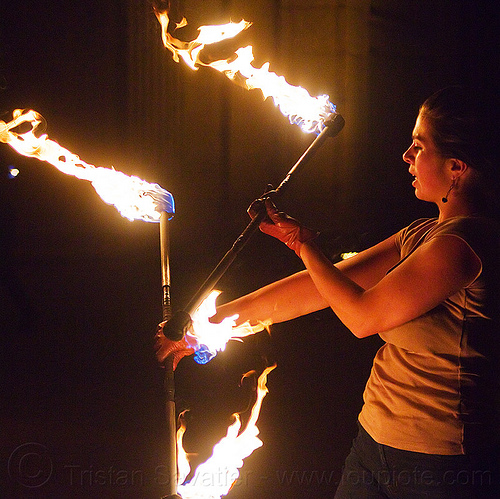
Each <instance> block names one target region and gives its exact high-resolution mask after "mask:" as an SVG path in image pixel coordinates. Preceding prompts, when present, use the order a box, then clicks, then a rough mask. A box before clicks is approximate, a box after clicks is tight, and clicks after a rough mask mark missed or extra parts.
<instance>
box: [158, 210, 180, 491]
mask: <svg viewBox="0 0 500 499" xmlns="http://www.w3.org/2000/svg"><path fill="white" fill-rule="evenodd" d="M169 215H170V214H169V213H167V212H165V211H164V212H162V213H161V216H160V258H161V284H162V315H163V320H164V321H168V320H169V319H170V318H171V317H172V305H171V299H170V260H169V258H170V256H169V255H170V233H169V226H168V218H169ZM163 365H164V367H165V377H164V391H165V415H166V422H167V456H166V472H167V474H168V480H167V487H168V491H167V495H166V496H165V497H164V499H177V498H178V499H181V498H180V496H179V495H177V439H176V433H177V422H176V417H175V416H176V414H175V382H174V366H173V357H172V355H169V356H168V357H167V358H166V359H165V361H164V363H163Z"/></svg>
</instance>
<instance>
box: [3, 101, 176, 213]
mask: <svg viewBox="0 0 500 499" xmlns="http://www.w3.org/2000/svg"><path fill="white" fill-rule="evenodd" d="M12 114H13V119H12V121H10V122H8V123H5V122H4V121H1V120H0V142H4V143H6V144H9V145H10V146H11V147H12V148H13V149H14V150H16V151H17V152H18V153H19V154H22V155H23V156H27V157H30V158H37V159H39V160H41V161H46V162H47V163H50V164H52V165H53V166H55V167H56V168H57V169H58V170H60V171H61V172H62V173H66V174H68V175H73V176H75V177H77V178H79V179H82V180H88V181H89V182H91V184H92V186H93V187H94V189H95V190H96V192H97V194H99V196H100V197H101V198H102V200H103V201H104V202H105V203H107V204H112V205H114V206H115V207H116V208H117V209H118V211H119V212H120V213H121V215H122V216H124V217H125V218H128V219H129V220H143V221H145V222H159V221H160V216H161V212H167V213H169V214H170V215H173V214H174V211H175V210H174V198H173V196H172V195H171V194H170V193H169V192H168V191H166V190H165V189H163V188H162V187H160V186H159V185H158V184H149V183H147V182H145V181H144V180H141V179H140V178H138V177H134V176H132V177H130V176H128V175H125V174H124V173H122V172H119V171H116V170H115V169H113V168H102V167H96V166H94V165H90V164H87V163H85V162H84V161H82V160H81V159H80V158H79V157H78V156H77V155H76V154H73V153H72V152H70V151H68V150H67V149H65V148H64V147H61V146H60V145H59V144H58V143H57V142H54V141H53V140H50V139H49V138H48V136H47V135H46V134H44V135H40V136H37V133H36V132H37V131H39V129H40V128H41V125H42V123H44V119H43V117H42V116H41V115H40V114H39V113H37V112H36V111H33V110H29V111H23V110H21V109H16V110H15V111H14V112H13V113H12ZM26 126H29V128H30V129H29V130H28V131H26V132H22V133H21V132H20V131H19V130H20V129H21V128H24V127H26ZM16 129H17V130H18V131H16Z"/></svg>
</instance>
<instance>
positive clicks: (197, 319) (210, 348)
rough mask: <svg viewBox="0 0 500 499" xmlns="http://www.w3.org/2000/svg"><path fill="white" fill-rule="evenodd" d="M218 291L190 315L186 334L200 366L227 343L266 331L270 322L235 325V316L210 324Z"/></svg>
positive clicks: (211, 294) (214, 311) (213, 292)
mask: <svg viewBox="0 0 500 499" xmlns="http://www.w3.org/2000/svg"><path fill="white" fill-rule="evenodd" d="M219 294H220V291H217V290H213V291H212V292H211V293H210V294H209V295H208V296H207V297H206V298H205V300H203V302H202V303H201V305H200V306H199V307H198V308H197V309H196V310H195V312H194V313H193V314H192V317H191V319H192V326H191V328H190V330H189V332H188V333H187V335H188V336H189V338H190V343H191V344H193V343H194V344H196V345H197V347H195V348H197V351H196V353H195V360H196V361H197V362H199V363H200V364H205V363H206V362H208V361H209V360H210V359H212V358H213V357H214V356H215V355H217V353H218V352H222V351H224V350H225V348H226V345H227V343H228V341H230V340H239V339H240V338H244V337H245V336H250V335H251V334H255V333H258V332H260V331H262V330H264V329H268V328H269V326H270V325H271V322H270V321H269V322H262V323H259V324H257V325H254V326H252V325H250V323H249V322H245V323H243V324H240V325H238V326H237V325H236V319H237V318H238V316H237V315H234V316H231V317H226V318H225V319H224V320H223V321H222V322H220V323H212V322H210V320H209V319H210V317H212V316H213V315H215V313H216V304H215V301H216V299H217V297H218V296H219Z"/></svg>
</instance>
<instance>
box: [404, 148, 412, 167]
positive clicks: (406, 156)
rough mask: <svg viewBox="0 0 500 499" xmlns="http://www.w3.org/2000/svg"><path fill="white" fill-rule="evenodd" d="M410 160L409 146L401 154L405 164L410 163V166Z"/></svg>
mask: <svg viewBox="0 0 500 499" xmlns="http://www.w3.org/2000/svg"><path fill="white" fill-rule="evenodd" d="M412 159H413V155H412V154H411V146H410V147H408V149H406V151H405V152H404V153H403V161H405V162H406V163H410V164H411V162H412Z"/></svg>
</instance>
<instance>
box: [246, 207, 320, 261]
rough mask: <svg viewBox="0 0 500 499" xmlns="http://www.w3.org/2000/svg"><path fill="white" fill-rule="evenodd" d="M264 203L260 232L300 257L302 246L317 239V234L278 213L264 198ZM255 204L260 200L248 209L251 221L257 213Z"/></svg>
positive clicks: (280, 212) (285, 215)
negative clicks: (263, 215)
mask: <svg viewBox="0 0 500 499" xmlns="http://www.w3.org/2000/svg"><path fill="white" fill-rule="evenodd" d="M264 202H265V206H266V211H267V217H266V218H264V220H263V221H262V222H261V223H260V230H261V231H262V232H264V233H265V234H268V235H270V236H273V237H275V238H276V239H279V240H280V241H281V242H283V243H285V244H286V245H287V246H288V247H289V248H290V249H292V250H293V251H295V253H296V254H297V255H298V256H299V257H300V249H301V247H302V245H303V244H304V243H306V242H308V241H312V240H313V239H315V238H316V237H318V235H319V232H317V231H315V230H312V229H309V228H307V227H304V226H303V225H302V224H301V223H300V222H299V221H298V220H295V218H292V217H290V216H288V215H287V214H286V213H283V212H282V211H278V208H276V206H275V204H274V203H273V202H272V201H271V200H270V199H269V198H266V199H265V200H264ZM256 203H262V200H258V201H255V202H254V203H252V205H251V206H250V208H249V209H248V214H249V215H250V217H252V219H253V218H255V216H256V215H257V213H258V207H257V206H256Z"/></svg>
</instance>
